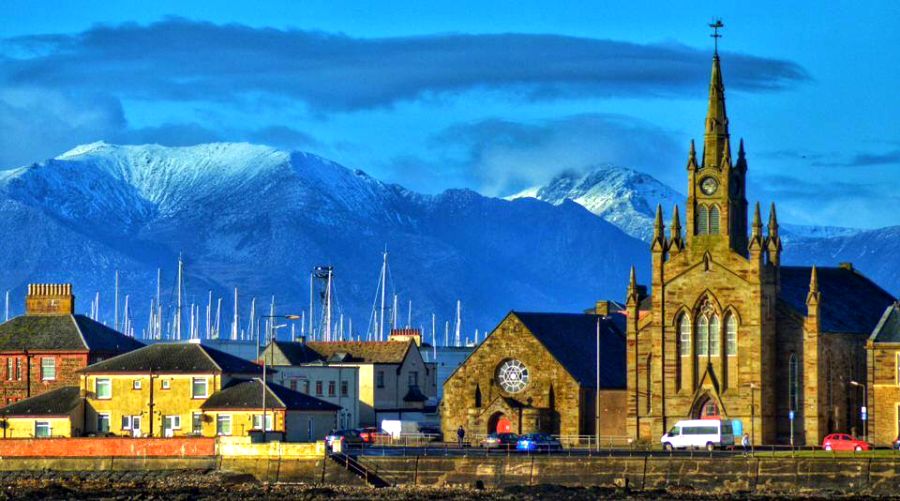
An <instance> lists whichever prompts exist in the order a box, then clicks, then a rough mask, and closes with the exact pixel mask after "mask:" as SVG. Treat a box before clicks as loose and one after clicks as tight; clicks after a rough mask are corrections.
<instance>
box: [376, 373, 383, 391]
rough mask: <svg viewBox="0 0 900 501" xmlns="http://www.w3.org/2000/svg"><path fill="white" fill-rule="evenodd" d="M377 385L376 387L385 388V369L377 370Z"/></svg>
mask: <svg viewBox="0 0 900 501" xmlns="http://www.w3.org/2000/svg"><path fill="white" fill-rule="evenodd" d="M375 387H376V388H384V371H383V370H379V371H376V372H375Z"/></svg>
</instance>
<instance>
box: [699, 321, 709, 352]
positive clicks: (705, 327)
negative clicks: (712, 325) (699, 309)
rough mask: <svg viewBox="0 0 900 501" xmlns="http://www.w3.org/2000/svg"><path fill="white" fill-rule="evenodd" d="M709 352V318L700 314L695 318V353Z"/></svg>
mask: <svg viewBox="0 0 900 501" xmlns="http://www.w3.org/2000/svg"><path fill="white" fill-rule="evenodd" d="M708 354H709V319H708V318H706V315H701V316H700V318H698V319H697V355H700V356H706V355H708Z"/></svg>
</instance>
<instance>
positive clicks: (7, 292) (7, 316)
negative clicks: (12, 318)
mask: <svg viewBox="0 0 900 501" xmlns="http://www.w3.org/2000/svg"><path fill="white" fill-rule="evenodd" d="M6 320H9V290H8V289H7V291H6Z"/></svg>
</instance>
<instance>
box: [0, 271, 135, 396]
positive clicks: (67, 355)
mask: <svg viewBox="0 0 900 501" xmlns="http://www.w3.org/2000/svg"><path fill="white" fill-rule="evenodd" d="M142 346H143V344H142V343H140V342H139V341H136V340H135V339H133V338H130V337H128V336H125V335H123V334H121V333H119V332H116V331H115V330H113V329H110V328H109V327H106V326H105V325H103V324H101V323H99V322H96V321H94V320H92V319H90V318H88V317H86V316H84V315H76V314H75V296H74V295H73V294H72V285H71V284H31V285H29V286H28V294H27V296H26V298H25V315H22V316H19V317H15V318H12V319H10V320H8V321H6V322H4V323H3V324H0V405H8V404H11V403H14V402H17V401H19V400H22V399H25V398H28V397H32V396H36V395H40V394H41V393H44V392H48V391H52V390H54V389H58V388H62V387H65V386H71V385H78V382H79V379H80V375H79V372H78V371H80V370H81V369H83V368H85V367H87V366H88V365H90V364H92V363H95V362H99V361H101V360H103V359H106V358H110V357H113V356H116V355H119V354H122V353H126V352H129V351H131V350H135V349H137V348H140V347H142Z"/></svg>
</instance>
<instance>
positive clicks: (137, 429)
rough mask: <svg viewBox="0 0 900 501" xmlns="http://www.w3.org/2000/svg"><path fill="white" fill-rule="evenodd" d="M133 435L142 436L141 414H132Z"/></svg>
mask: <svg viewBox="0 0 900 501" xmlns="http://www.w3.org/2000/svg"><path fill="white" fill-rule="evenodd" d="M131 436H132V437H135V438H140V436H141V417H140V416H132V417H131Z"/></svg>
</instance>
